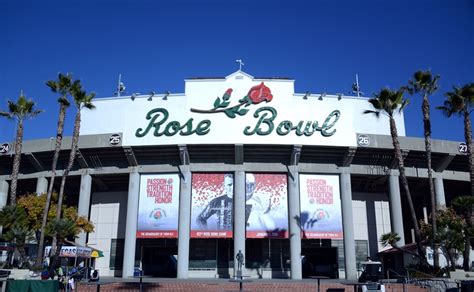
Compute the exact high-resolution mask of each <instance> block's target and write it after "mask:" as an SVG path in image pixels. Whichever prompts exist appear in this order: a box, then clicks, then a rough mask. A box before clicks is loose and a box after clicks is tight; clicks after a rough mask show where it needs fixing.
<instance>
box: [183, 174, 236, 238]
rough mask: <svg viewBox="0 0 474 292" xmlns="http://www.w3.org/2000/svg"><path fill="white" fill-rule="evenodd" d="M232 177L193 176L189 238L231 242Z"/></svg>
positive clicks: (224, 175)
mask: <svg viewBox="0 0 474 292" xmlns="http://www.w3.org/2000/svg"><path fill="white" fill-rule="evenodd" d="M233 196H234V177H233V175H232V174H224V173H193V176H192V210H191V237H193V238H206V237H207V238H232V230H233V205H234V204H233Z"/></svg>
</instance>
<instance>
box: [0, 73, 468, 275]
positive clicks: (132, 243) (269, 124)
mask: <svg viewBox="0 0 474 292" xmlns="http://www.w3.org/2000/svg"><path fill="white" fill-rule="evenodd" d="M367 100H368V99H367V98H365V97H357V96H346V95H330V94H309V93H306V94H299V93H295V92H294V80H291V79H288V78H257V77H253V76H251V75H249V74H247V73H245V72H243V71H241V70H239V71H236V72H234V73H232V74H230V75H229V76H227V77H222V78H191V79H187V80H185V91H184V93H181V94H169V93H165V94H156V95H133V96H119V97H111V98H97V99H96V100H95V101H94V104H95V105H96V109H95V110H91V111H88V110H84V111H83V114H82V123H81V136H80V139H79V149H78V152H77V159H76V161H75V164H74V168H73V170H72V171H71V173H70V176H69V177H68V180H67V185H66V195H67V198H66V204H68V205H74V206H77V207H78V211H79V213H80V214H81V215H85V216H88V218H89V219H90V220H91V221H92V222H93V223H94V225H95V231H94V232H93V233H89V234H81V235H80V236H79V238H77V239H76V243H77V244H78V245H81V246H86V245H87V246H90V247H93V248H95V249H99V250H101V251H102V252H103V254H104V257H101V258H99V259H97V261H96V268H98V269H99V270H100V273H101V275H102V276H107V275H108V276H119V277H120V276H121V277H130V276H132V275H133V273H134V269H135V267H142V268H143V270H144V273H145V275H150V276H158V277H177V278H183V279H184V278H215V277H229V276H232V275H234V271H235V270H236V269H237V261H236V260H235V258H236V255H237V253H238V252H239V251H241V252H242V253H243V254H244V256H245V260H244V262H245V268H244V275H248V276H250V277H254V278H258V277H260V278H292V279H301V278H303V277H307V276H310V275H312V274H322V275H327V276H328V277H331V278H347V279H355V278H357V269H358V263H359V262H361V261H364V260H366V258H367V257H368V256H370V257H371V258H378V256H379V252H380V251H382V250H383V249H384V248H383V247H382V246H381V245H380V243H379V241H378V238H379V237H380V235H381V234H384V233H387V232H390V231H394V232H397V233H398V234H399V235H401V238H402V239H401V242H400V243H401V244H408V243H411V242H413V240H412V232H411V229H412V227H411V226H412V224H411V222H410V219H409V218H410V216H409V213H408V210H407V208H406V200H405V196H404V194H403V190H401V188H400V183H399V174H398V170H397V169H396V168H397V167H396V166H397V164H396V163H395V160H394V155H393V147H392V140H391V136H390V132H389V124H388V119H386V117H383V116H381V117H380V118H377V117H375V116H374V115H364V114H363V112H364V110H366V109H371V105H370V104H369V103H368V102H367ZM396 123H397V127H398V134H399V136H400V144H401V148H402V151H403V155H404V158H405V165H406V173H407V176H408V181H409V185H410V189H411V191H412V195H413V198H414V202H415V207H416V212H417V216H418V218H420V219H422V218H423V217H424V214H427V213H428V214H429V212H430V210H429V208H430V207H429V206H430V200H429V191H428V190H429V187H428V179H427V169H426V159H425V151H424V147H425V146H424V139H422V138H414V137H406V136H405V124H404V119H403V113H401V114H399V115H397V116H396ZM420 123H421V121H420ZM45 138H46V137H45ZM70 141H71V137H65V139H64V140H63V144H62V151H61V153H60V161H59V165H58V168H59V171H58V175H59V176H60V175H61V173H62V169H64V168H65V167H66V165H67V158H68V153H69V147H70ZM2 142H4V143H3V144H4V145H3V147H2V151H3V153H2V154H1V155H0V204H2V205H5V204H6V203H7V197H8V191H9V185H10V173H11V169H12V162H13V155H12V154H13V151H12V150H11V149H13V147H12V146H13V145H12V144H13V142H9V141H2ZM54 143H55V140H54V139H53V138H51V139H50V138H49V137H48V138H46V139H40V140H29V141H25V142H24V144H23V150H22V163H21V169H20V175H19V186H18V187H19V189H18V192H19V194H23V193H32V192H36V193H43V192H46V190H47V187H48V183H49V178H50V175H51V163H52V157H53V151H54ZM7 145H8V146H9V147H5V146H7ZM464 150H465V149H464V145H463V144H462V143H459V142H455V141H441V140H433V143H432V151H433V169H434V183H435V192H436V199H437V202H438V203H439V204H440V205H445V204H446V203H448V205H449V202H450V201H451V200H452V198H453V197H455V196H458V195H463V194H467V193H469V190H470V183H469V174H468V172H469V167H468V159H467V157H466V155H465V153H464ZM59 183H60V180H57V179H56V180H55V185H56V184H57V186H55V189H59Z"/></svg>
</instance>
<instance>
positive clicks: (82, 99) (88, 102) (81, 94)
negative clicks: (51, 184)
mask: <svg viewBox="0 0 474 292" xmlns="http://www.w3.org/2000/svg"><path fill="white" fill-rule="evenodd" d="M71 95H72V97H73V98H74V105H75V106H76V118H75V120H74V130H73V134H72V143H71V151H70V152H69V162H68V165H67V167H66V169H65V170H64V172H63V176H62V179H61V187H60V189H59V196H58V205H57V209H56V219H57V220H59V219H60V218H61V208H62V204H63V198H64V186H65V185H66V178H67V176H68V174H69V172H70V171H71V169H72V166H73V164H74V159H75V158H76V152H77V148H78V142H79V133H80V129H81V110H82V109H83V108H87V109H94V108H95V106H94V104H92V99H94V97H95V93H90V94H87V93H86V91H84V90H82V85H81V83H80V82H74V84H73V85H72V86H71Z"/></svg>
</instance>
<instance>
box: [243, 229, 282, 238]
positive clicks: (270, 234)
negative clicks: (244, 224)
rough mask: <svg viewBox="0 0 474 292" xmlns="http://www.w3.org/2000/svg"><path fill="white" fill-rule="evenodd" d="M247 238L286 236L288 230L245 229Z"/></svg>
mask: <svg viewBox="0 0 474 292" xmlns="http://www.w3.org/2000/svg"><path fill="white" fill-rule="evenodd" d="M247 238H288V231H286V230H277V231H247Z"/></svg>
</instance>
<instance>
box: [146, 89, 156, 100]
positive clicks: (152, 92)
mask: <svg viewBox="0 0 474 292" xmlns="http://www.w3.org/2000/svg"><path fill="white" fill-rule="evenodd" d="M155 94H156V93H155V92H154V91H150V96H148V98H147V100H148V101H152V100H153V96H155Z"/></svg>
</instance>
